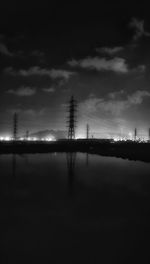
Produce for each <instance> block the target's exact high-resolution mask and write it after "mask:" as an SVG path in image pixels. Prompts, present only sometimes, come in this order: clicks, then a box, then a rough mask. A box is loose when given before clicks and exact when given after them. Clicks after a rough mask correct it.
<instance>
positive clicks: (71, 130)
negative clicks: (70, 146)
mask: <svg viewBox="0 0 150 264" xmlns="http://www.w3.org/2000/svg"><path fill="white" fill-rule="evenodd" d="M76 111H77V103H76V100H75V99H74V97H73V96H72V97H71V99H70V101H69V109H68V112H69V116H68V120H67V123H68V139H74V138H75V123H76V115H75V114H76Z"/></svg>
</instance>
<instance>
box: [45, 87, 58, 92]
mask: <svg viewBox="0 0 150 264" xmlns="http://www.w3.org/2000/svg"><path fill="white" fill-rule="evenodd" d="M42 90H43V91H44V92H46V93H54V92H55V88H54V87H48V88H43V89H42Z"/></svg>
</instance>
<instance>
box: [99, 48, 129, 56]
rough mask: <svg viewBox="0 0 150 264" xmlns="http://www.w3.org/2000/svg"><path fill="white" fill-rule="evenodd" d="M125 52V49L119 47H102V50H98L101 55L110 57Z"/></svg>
mask: <svg viewBox="0 0 150 264" xmlns="http://www.w3.org/2000/svg"><path fill="white" fill-rule="evenodd" d="M122 50H124V47H121V46H117V47H102V48H96V51H97V52H99V53H105V54H108V55H114V54H116V53H118V52H120V51H122Z"/></svg>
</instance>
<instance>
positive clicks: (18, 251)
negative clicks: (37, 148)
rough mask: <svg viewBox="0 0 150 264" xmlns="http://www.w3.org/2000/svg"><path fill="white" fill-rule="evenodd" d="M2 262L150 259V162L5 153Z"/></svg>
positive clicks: (0, 189) (0, 190)
mask: <svg viewBox="0 0 150 264" xmlns="http://www.w3.org/2000/svg"><path fill="white" fill-rule="evenodd" d="M0 194H1V196H0V212H1V213H0V250H1V255H0V256H1V257H0V258H1V259H0V263H2V264H3V263H4V264H5V263H20V264H22V263H23V264H24V263H70V264H71V263H92V264H93V263H120V264H121V263H136V262H137V261H140V262H141V263H149V262H150V258H149V252H150V243H149V240H150V236H149V235H150V163H144V162H138V161H128V160H123V159H120V158H113V157H101V156H97V155H88V156H87V154H81V153H76V154H75V153H72V154H69V153H68V154H66V153H51V154H29V155H1V156H0Z"/></svg>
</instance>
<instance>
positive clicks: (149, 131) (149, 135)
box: [148, 128, 150, 140]
mask: <svg viewBox="0 0 150 264" xmlns="http://www.w3.org/2000/svg"><path fill="white" fill-rule="evenodd" d="M148 139H149V140H150V128H149V129H148Z"/></svg>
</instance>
